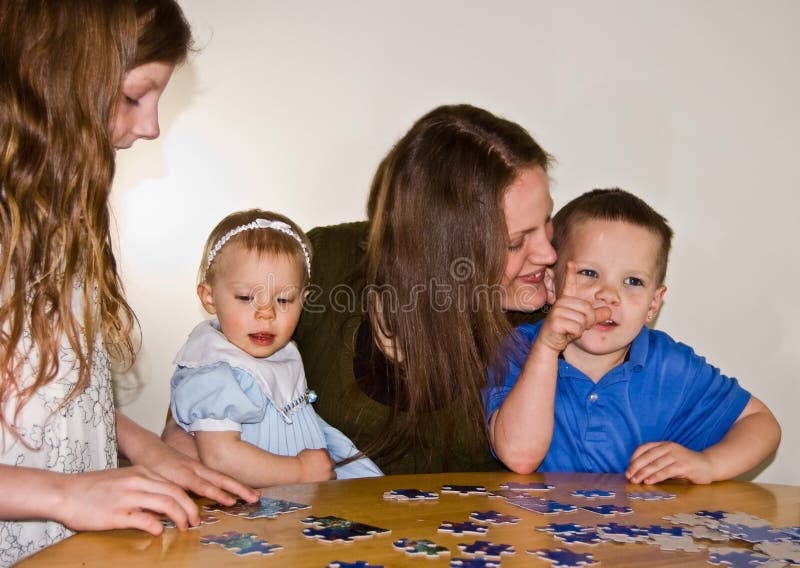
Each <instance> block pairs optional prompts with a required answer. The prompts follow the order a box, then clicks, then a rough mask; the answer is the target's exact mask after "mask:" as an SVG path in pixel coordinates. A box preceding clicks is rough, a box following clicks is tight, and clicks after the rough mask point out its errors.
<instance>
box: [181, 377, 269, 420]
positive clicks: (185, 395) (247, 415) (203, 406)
mask: <svg viewBox="0 0 800 568" xmlns="http://www.w3.org/2000/svg"><path fill="white" fill-rule="evenodd" d="M170 384H171V397H170V399H171V400H170V409H171V410H172V416H173V417H174V418H175V421H176V422H177V423H178V424H179V425H180V426H181V427H182V428H183V429H184V430H187V431H189V432H197V431H229V430H234V431H238V432H241V430H242V424H251V423H257V422H261V421H262V420H263V418H264V413H265V411H266V405H267V400H266V397H265V396H264V394H263V392H262V391H261V389H259V388H258V385H257V384H255V381H254V380H253V379H252V377H250V376H249V375H247V374H246V373H244V372H242V371H239V370H236V369H233V368H232V367H231V366H230V365H228V364H226V363H219V364H217V365H210V366H207V367H201V368H199V369H192V368H188V367H178V368H177V369H176V371H175V374H174V375H173V376H172V380H171V381H170Z"/></svg>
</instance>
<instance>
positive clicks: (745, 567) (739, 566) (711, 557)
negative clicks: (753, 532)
mask: <svg viewBox="0 0 800 568" xmlns="http://www.w3.org/2000/svg"><path fill="white" fill-rule="evenodd" d="M768 560H769V556H765V555H763V554H758V553H756V552H753V551H752V550H747V549H745V548H741V549H735V548H719V549H714V548H712V549H709V554H708V563H709V564H713V565H714V566H720V565H723V564H724V565H726V566H731V568H756V567H757V566H758V565H759V564H763V563H764V562H766V561H768Z"/></svg>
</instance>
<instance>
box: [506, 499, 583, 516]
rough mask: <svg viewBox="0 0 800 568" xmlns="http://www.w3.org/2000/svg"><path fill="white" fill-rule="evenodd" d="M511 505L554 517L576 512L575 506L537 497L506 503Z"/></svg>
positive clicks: (511, 500)
mask: <svg viewBox="0 0 800 568" xmlns="http://www.w3.org/2000/svg"><path fill="white" fill-rule="evenodd" d="M506 502H507V503H508V504H509V505H514V506H515V507H520V508H522V509H525V510H527V511H533V512H534V513H540V514H542V515H554V514H556V513H570V512H572V511H575V505H569V504H567V503H559V502H557V501H549V500H547V499H539V498H537V497H529V498H526V499H508V500H507V501H506Z"/></svg>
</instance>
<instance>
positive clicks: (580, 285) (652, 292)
mask: <svg viewBox="0 0 800 568" xmlns="http://www.w3.org/2000/svg"><path fill="white" fill-rule="evenodd" d="M660 245H661V242H660V239H659V237H658V236H657V235H656V234H655V233H653V232H651V231H649V230H648V229H645V228H644V227H639V226H637V225H632V224H630V223H625V222H621V221H600V220H591V221H584V222H582V223H578V224H577V225H576V226H574V227H572V229H571V230H570V233H569V238H568V240H567V243H566V246H565V247H563V250H562V251H560V253H559V261H558V263H557V265H556V274H557V277H558V278H557V279H558V282H559V289H558V294H559V296H560V295H562V294H564V293H569V291H565V290H564V289H563V282H564V270H566V264H567V261H569V260H572V261H573V262H574V263H575V269H576V271H577V296H578V297H580V298H582V299H584V300H586V301H587V302H589V303H590V304H592V306H593V307H595V308H598V307H601V306H608V307H609V308H611V318H610V319H608V320H607V321H604V322H598V323H597V324H595V325H594V326H593V327H592V328H591V329H589V330H588V331H586V333H584V334H583V336H582V337H581V338H579V339H577V340H575V341H573V342H572V343H571V344H570V345H569V346H568V348H567V349H568V350H572V352H573V354H575V355H577V356H580V355H581V352H583V354H590V355H603V356H611V357H612V358H613V357H618V358H619V359H620V360H622V359H624V356H625V354H626V353H627V350H628V346H629V345H630V343H631V342H632V341H633V340H634V339H635V338H636V336H637V335H638V334H639V331H640V330H641V329H642V326H643V325H644V324H645V322H647V321H648V320H650V319H652V318H654V317H655V315H656V314H657V313H658V309H659V307H660V306H661V300H662V299H663V297H664V292H665V291H666V287H664V286H661V285H660V284H659V282H658V281H657V280H656V278H657V277H658V266H657V258H658V252H659V248H660Z"/></svg>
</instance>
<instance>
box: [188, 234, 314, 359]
mask: <svg viewBox="0 0 800 568" xmlns="http://www.w3.org/2000/svg"><path fill="white" fill-rule="evenodd" d="M229 247H230V248H228V247H226V248H225V249H224V250H223V251H222V252H221V253H220V254H218V255H217V257H216V258H215V259H214V262H215V263H216V262H219V263H220V264H219V265H218V266H217V268H216V274H215V276H214V280H213V282H204V283H202V284H200V285H199V286H198V287H197V295H198V296H200V301H201V302H202V303H203V307H204V308H205V309H206V311H207V312H208V313H210V314H216V315H217V318H218V319H219V324H220V329H221V331H222V333H223V334H224V335H225V337H226V338H227V339H228V341H230V342H231V343H233V344H234V345H236V346H237V347H238V348H239V349H241V350H242V351H244V352H246V353H247V354H248V355H251V356H253V357H269V356H270V355H272V354H273V353H275V352H277V351H278V350H279V349H281V348H282V347H284V346H285V345H286V344H287V343H289V341H290V340H291V339H292V334H293V333H294V329H295V327H297V322H298V320H299V319H300V312H301V310H302V306H303V302H302V296H301V288H300V287H301V286H302V283H303V270H304V268H305V267H303V266H298V264H299V263H298V262H297V261H296V260H295V259H294V258H292V257H290V256H289V255H286V254H276V255H272V254H265V255H259V254H258V253H257V252H253V251H248V250H246V249H245V248H244V247H241V246H238V245H229Z"/></svg>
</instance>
